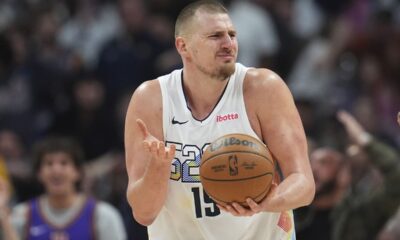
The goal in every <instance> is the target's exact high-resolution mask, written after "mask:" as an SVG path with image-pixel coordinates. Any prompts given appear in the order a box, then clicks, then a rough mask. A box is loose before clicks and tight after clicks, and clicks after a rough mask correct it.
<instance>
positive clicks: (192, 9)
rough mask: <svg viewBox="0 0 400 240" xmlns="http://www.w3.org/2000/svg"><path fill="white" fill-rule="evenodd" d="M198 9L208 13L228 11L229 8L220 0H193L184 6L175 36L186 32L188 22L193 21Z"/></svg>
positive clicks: (177, 20) (177, 22) (179, 16)
mask: <svg viewBox="0 0 400 240" xmlns="http://www.w3.org/2000/svg"><path fill="white" fill-rule="evenodd" d="M198 10H204V11H206V12H208V13H226V14H228V10H227V9H226V8H225V7H224V6H223V5H222V4H221V3H220V2H218V1H213V0H201V1H196V2H193V3H191V4H189V5H187V6H186V7H184V8H183V9H182V10H181V12H180V13H179V15H178V18H177V19H176V22H175V37H178V36H181V35H182V34H184V32H185V29H186V27H187V25H188V23H190V22H191V20H192V19H193V17H194V16H195V14H196V12H197V11H198Z"/></svg>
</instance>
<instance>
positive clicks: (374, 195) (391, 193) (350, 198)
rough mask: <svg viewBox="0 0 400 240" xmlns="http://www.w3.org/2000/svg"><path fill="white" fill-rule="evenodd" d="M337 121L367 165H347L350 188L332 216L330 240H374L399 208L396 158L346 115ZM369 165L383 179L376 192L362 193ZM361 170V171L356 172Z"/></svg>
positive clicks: (399, 172) (399, 168)
mask: <svg viewBox="0 0 400 240" xmlns="http://www.w3.org/2000/svg"><path fill="white" fill-rule="evenodd" d="M338 119H339V121H340V122H342V123H343V125H344V127H345V128H346V130H347V133H348V135H349V137H350V139H351V140H352V141H353V142H354V144H355V147H357V148H359V150H361V151H365V153H366V154H367V156H368V159H369V161H368V162H363V161H357V162H354V160H353V162H350V164H352V166H351V172H350V173H351V174H350V176H351V182H350V187H349V191H348V193H347V194H346V196H345V197H344V199H343V201H341V202H340V204H339V205H338V206H336V208H335V210H334V212H333V214H332V224H333V232H332V234H333V235H332V236H333V238H332V239H334V240H339V239H340V240H347V239H351V240H358V239H360V240H361V239H362V240H366V239H375V237H376V236H377V235H378V233H379V231H380V229H381V228H382V227H383V226H384V224H385V222H386V221H387V220H388V219H389V218H390V217H391V216H392V215H393V214H394V213H395V211H396V209H397V208H398V206H399V204H400V188H399V187H398V186H397V184H398V182H399V181H400V162H399V155H398V154H397V152H396V151H395V150H394V149H392V148H391V147H390V146H388V145H385V144H383V143H381V142H379V141H378V140H377V139H375V138H373V137H372V136H371V135H370V134H369V133H368V132H366V131H365V130H364V128H363V127H362V126H361V125H360V124H359V123H358V122H357V120H356V119H355V118H354V117H353V116H352V115H350V114H349V113H347V112H345V111H340V112H339V113H338ZM368 164H372V165H373V167H374V168H376V169H377V170H379V172H380V174H381V175H382V179H383V181H382V185H381V186H380V187H378V188H377V187H370V188H367V189H365V182H364V184H360V183H361V182H362V181H363V179H365V177H368V176H367V175H368V173H367V170H368V169H370V166H368ZM365 165H367V166H365ZM355 166H357V168H356V167H355ZM360 167H361V168H362V167H364V170H362V171H359V169H360ZM367 182H368V181H367Z"/></svg>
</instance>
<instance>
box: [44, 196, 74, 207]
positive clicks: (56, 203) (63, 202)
mask: <svg viewBox="0 0 400 240" xmlns="http://www.w3.org/2000/svg"><path fill="white" fill-rule="evenodd" d="M78 196H79V194H77V193H73V194H67V195H47V199H48V201H49V205H50V206H51V207H52V208H55V209H64V208H69V207H71V206H72V205H73V204H74V202H75V200H76V199H77V198H78Z"/></svg>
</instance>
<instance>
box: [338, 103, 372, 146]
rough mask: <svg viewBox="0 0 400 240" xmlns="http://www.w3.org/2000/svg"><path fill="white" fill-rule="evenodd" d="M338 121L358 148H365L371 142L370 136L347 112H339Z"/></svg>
mask: <svg viewBox="0 0 400 240" xmlns="http://www.w3.org/2000/svg"><path fill="white" fill-rule="evenodd" d="M337 118H338V120H339V121H340V122H341V123H342V124H343V125H344V127H345V129H346V131H347V134H348V136H349V137H350V139H351V140H353V141H354V143H356V144H357V145H359V146H365V145H366V144H368V143H369V142H370V141H371V135H370V134H369V133H368V132H367V131H365V129H364V128H363V126H361V124H360V123H359V122H358V121H357V120H356V119H355V118H354V116H353V115H351V114H350V113H349V112H347V111H344V110H341V111H339V112H338V113H337Z"/></svg>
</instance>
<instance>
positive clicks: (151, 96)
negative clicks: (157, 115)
mask: <svg viewBox="0 0 400 240" xmlns="http://www.w3.org/2000/svg"><path fill="white" fill-rule="evenodd" d="M132 100H133V101H134V102H140V103H145V104H146V103H147V104H157V103H159V101H160V100H161V89H160V83H159V81H158V80H157V79H154V80H149V81H145V82H143V83H142V84H140V86H139V87H138V88H136V90H135V92H134V94H133V97H132ZM147 104H146V105H147Z"/></svg>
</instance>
